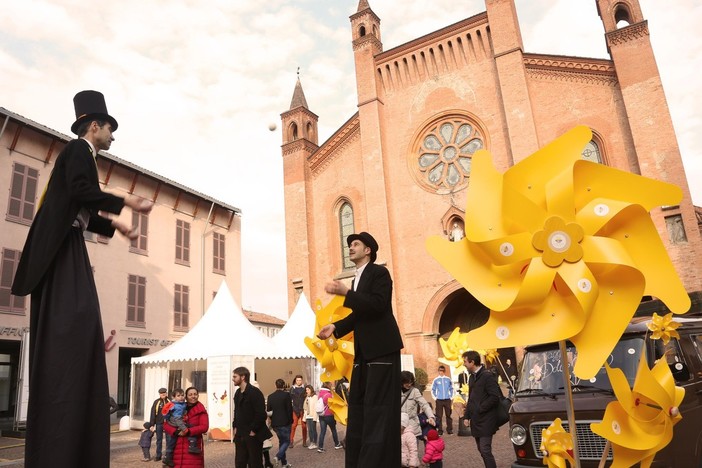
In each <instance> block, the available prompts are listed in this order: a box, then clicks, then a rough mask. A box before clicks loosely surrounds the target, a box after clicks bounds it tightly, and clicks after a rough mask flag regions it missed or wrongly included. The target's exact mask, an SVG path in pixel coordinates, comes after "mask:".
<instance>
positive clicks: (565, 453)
mask: <svg viewBox="0 0 702 468" xmlns="http://www.w3.org/2000/svg"><path fill="white" fill-rule="evenodd" d="M539 450H541V452H542V453H543V454H544V460H543V461H544V465H547V466H548V468H566V461H567V462H568V464H569V465H570V466H573V465H574V464H575V461H574V460H573V438H572V437H571V435H570V434H569V433H567V432H566V431H565V429H563V425H562V424H561V418H556V419H555V420H554V421H553V422H552V423H551V425H550V426H548V428H547V429H544V430H543V431H541V446H540V447H539Z"/></svg>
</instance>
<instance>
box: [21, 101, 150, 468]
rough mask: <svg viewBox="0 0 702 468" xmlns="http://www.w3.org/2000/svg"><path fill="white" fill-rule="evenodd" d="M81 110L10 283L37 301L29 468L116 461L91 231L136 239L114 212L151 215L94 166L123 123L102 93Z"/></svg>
mask: <svg viewBox="0 0 702 468" xmlns="http://www.w3.org/2000/svg"><path fill="white" fill-rule="evenodd" d="M73 104H74V107H75V111H76V121H75V122H74V123H73V125H71V131H72V132H73V133H75V134H76V135H77V136H78V137H79V138H77V139H75V140H71V141H70V142H68V144H66V146H65V147H64V148H63V149H62V150H61V152H60V153H59V155H58V156H57V157H56V162H55V163H54V168H53V170H52V171H51V176H50V178H49V182H48V184H47V186H46V188H45V190H44V193H43V194H42V195H41V198H40V199H39V203H38V205H37V206H38V210H37V213H36V215H35V216H34V220H33V221H32V226H31V227H30V228H29V233H28V234H27V240H26V242H25V244H24V248H23V249H22V256H21V258H20V261H19V265H18V266H17V272H16V273H15V278H14V281H13V283H12V294H14V295H15V296H26V295H27V294H31V295H32V299H31V308H30V315H29V329H30V333H31V339H30V340H29V406H28V408H27V433H26V438H25V466H26V467H27V468H34V467H45V466H52V467H64V466H65V467H75V466H108V465H109V463H110V415H109V413H108V412H107V411H105V409H106V408H107V406H108V403H109V391H108V385H107V367H106V365H105V338H104V335H103V329H102V318H101V317H100V304H99V301H98V293H97V289H96V287H95V280H94V278H93V271H92V267H91V265H90V258H88V251H87V249H86V247H85V240H84V238H83V232H84V231H90V232H94V233H96V234H101V235H103V236H107V237H112V236H113V235H114V232H115V230H117V231H119V232H120V233H121V234H123V235H124V236H126V237H127V238H129V239H133V238H135V237H136V235H137V232H136V230H135V229H134V228H133V227H132V226H127V225H126V224H124V223H123V222H120V221H118V220H117V219H113V218H112V217H108V215H107V214H106V213H110V214H111V216H116V215H119V213H120V212H121V211H122V208H123V207H124V206H127V207H129V208H131V209H132V210H133V211H137V212H142V213H148V212H149V211H150V210H151V208H152V207H153V203H152V202H150V201H147V200H142V199H140V198H138V197H135V196H132V195H130V196H127V197H126V198H123V197H120V196H117V195H114V194H111V193H107V192H103V191H102V189H101V188H100V183H99V180H98V170H97V163H96V159H95V158H96V157H97V156H98V151H100V150H107V149H109V148H110V145H111V144H112V141H114V137H113V136H112V133H113V132H114V131H115V130H117V121H116V120H115V119H114V118H113V117H112V116H110V115H109V114H108V113H107V106H106V104H105V98H104V96H103V95H102V93H99V92H97V91H81V92H79V93H78V94H76V95H75V97H74V98H73ZM56 402H61V404H57V403H56ZM57 421H60V422H61V423H60V428H57V427H56V422H57Z"/></svg>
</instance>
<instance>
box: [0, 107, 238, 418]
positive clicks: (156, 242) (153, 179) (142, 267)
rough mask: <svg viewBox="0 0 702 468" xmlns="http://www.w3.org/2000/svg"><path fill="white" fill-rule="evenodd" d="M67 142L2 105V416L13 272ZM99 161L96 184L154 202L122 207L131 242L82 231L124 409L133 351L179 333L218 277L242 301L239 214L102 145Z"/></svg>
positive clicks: (14, 361)
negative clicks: (135, 230) (147, 206)
mask: <svg viewBox="0 0 702 468" xmlns="http://www.w3.org/2000/svg"><path fill="white" fill-rule="evenodd" d="M71 139H72V137H69V136H66V135H63V134H61V133H59V132H56V131H54V130H51V129H49V128H47V127H45V126H43V125H41V124H38V123H36V122H33V121H31V120H29V119H27V118H25V117H23V116H20V115H17V114H14V113H12V112H11V111H8V110H6V109H4V108H0V189H1V190H0V193H1V194H2V196H0V213H3V214H4V218H3V219H2V220H1V223H2V228H1V229H0V249H1V252H0V254H1V255H2V257H1V259H2V263H1V264H0V418H3V417H8V418H10V417H14V413H15V412H16V409H17V408H16V406H18V405H16V400H17V397H18V392H19V390H18V383H19V388H21V387H22V382H21V379H22V372H21V370H22V369H21V367H22V366H21V364H20V355H21V353H22V341H23V337H24V336H26V335H27V332H28V331H29V303H30V298H29V296H28V297H26V298H19V297H15V296H12V295H11V294H10V287H11V284H12V278H13V276H14V270H15V269H16V267H17V263H18V261H19V255H20V253H21V250H22V248H23V246H24V242H25V239H26V237H27V232H28V230H29V226H30V224H31V222H32V218H33V216H34V212H35V207H36V204H37V201H38V199H39V197H40V195H41V193H42V191H43V188H44V187H45V186H46V184H47V182H48V180H49V175H50V173H51V170H52V168H53V164H54V162H55V160H56V157H57V155H58V154H59V153H60V152H61V150H62V149H63V147H64V146H65V145H66V143H67V142H68V141H70V140H71ZM97 165H98V172H99V178H100V184H101V186H102V188H103V190H106V191H109V192H112V193H115V194H117V195H127V194H134V195H138V196H141V197H144V198H147V199H149V200H153V201H154V203H155V205H154V209H153V210H152V212H151V213H150V214H149V215H148V216H146V215H135V216H134V218H133V219H130V217H131V216H132V214H131V213H130V210H124V211H123V213H122V215H121V216H122V217H123V219H124V221H125V222H128V223H129V222H134V223H135V224H138V226H139V232H140V236H139V238H138V239H137V240H136V241H132V242H130V241H128V240H126V239H125V238H124V237H121V236H120V235H119V234H115V236H114V237H113V238H111V239H108V238H103V237H100V236H95V235H94V234H91V233H86V234H85V235H86V245H87V248H88V253H89V255H90V260H91V263H92V265H93V270H94V275H95V282H96V285H97V290H98V294H99V297H100V307H101V312H102V323H103V331H104V335H105V356H106V360H107V369H108V375H109V388H110V394H111V395H112V396H113V397H114V398H115V400H116V401H117V402H118V404H119V405H120V407H121V408H126V407H127V406H128V404H129V391H130V390H129V389H130V385H129V378H130V375H129V373H130V368H131V358H132V357H137V356H141V355H144V354H150V353H153V352H156V351H158V350H160V349H163V348H164V347H166V346H168V345H169V344H171V343H173V342H174V341H176V340H178V339H179V338H180V337H182V336H183V335H185V334H186V333H187V332H188V331H189V330H190V329H191V328H192V327H193V326H194V325H195V324H196V323H197V322H198V320H199V319H200V318H201V317H202V314H203V313H204V311H205V310H207V307H208V306H209V304H210V303H211V302H212V299H213V297H214V294H215V292H216V291H217V290H218V289H219V286H220V284H221V282H222V281H226V282H227V285H228V286H229V289H230V291H231V293H232V296H233V297H234V298H235V299H236V301H237V302H238V303H239V304H241V211H240V210H239V209H238V208H236V207H233V206H230V205H227V204H225V203H223V202H221V201H218V200H215V199H213V198H211V197H209V196H207V195H205V194H202V193H198V192H196V191H194V190H192V189H189V188H187V187H184V186H182V185H180V184H178V183H176V182H174V181H171V180H168V179H166V178H164V177H162V176H159V175H158V174H155V173H152V172H149V171H147V170H145V169H142V168H140V167H138V166H135V165H133V164H131V163H129V162H127V161H125V160H123V159H120V158H118V157H116V156H114V155H112V154H109V153H105V152H100V153H99V154H98V157H97ZM30 339H31V337H30ZM194 379H196V376H187V375H175V374H174V375H172V376H171V379H170V380H172V381H171V382H169V388H175V387H177V386H181V387H182V388H185V387H186V386H188V385H190V384H192V383H193V381H194ZM164 384H165V382H164ZM155 397H156V396H154V398H155Z"/></svg>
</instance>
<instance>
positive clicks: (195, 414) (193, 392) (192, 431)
mask: <svg viewBox="0 0 702 468" xmlns="http://www.w3.org/2000/svg"><path fill="white" fill-rule="evenodd" d="M198 396H199V394H198V391H197V389H196V388H195V387H188V388H187V389H186V390H185V401H186V404H187V407H186V414H185V416H184V417H183V419H184V421H185V423H186V424H187V426H188V428H187V429H186V430H185V431H178V429H177V428H176V427H175V426H173V425H171V424H170V423H169V422H164V424H163V430H164V431H166V432H167V433H168V434H169V435H170V436H171V437H178V440H177V442H176V445H175V450H174V451H173V453H172V454H169V455H170V457H169V460H170V461H171V462H172V464H169V465H170V466H175V467H176V468H183V467H194V468H204V467H205V448H204V446H203V443H202V435H203V434H206V433H207V430H208V429H209V427H210V420H209V417H208V416H207V410H206V409H205V407H204V406H203V404H202V403H200V402H199V401H198ZM189 437H196V438H197V441H196V445H197V448H193V447H189V443H188V438H189ZM198 451H199V453H193V452H198Z"/></svg>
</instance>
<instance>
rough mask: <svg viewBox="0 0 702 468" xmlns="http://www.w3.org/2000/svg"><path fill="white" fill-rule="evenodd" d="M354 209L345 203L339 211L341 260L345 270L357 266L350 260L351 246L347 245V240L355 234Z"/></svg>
mask: <svg viewBox="0 0 702 468" xmlns="http://www.w3.org/2000/svg"><path fill="white" fill-rule="evenodd" d="M353 231H354V226H353V208H352V207H351V204H350V203H348V202H344V204H342V205H341V208H340V209H339V234H340V237H341V260H342V263H343V265H344V270H346V269H349V268H353V267H354V266H355V265H354V263H353V262H352V261H351V259H350V258H349V246H348V245H347V244H346V238H347V237H348V236H350V235H351V234H353Z"/></svg>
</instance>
